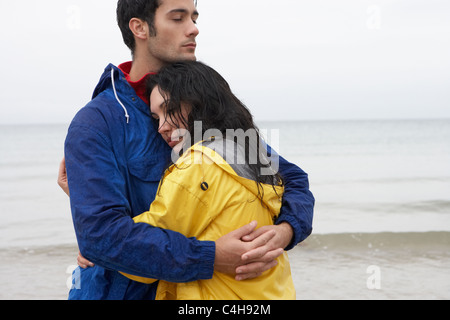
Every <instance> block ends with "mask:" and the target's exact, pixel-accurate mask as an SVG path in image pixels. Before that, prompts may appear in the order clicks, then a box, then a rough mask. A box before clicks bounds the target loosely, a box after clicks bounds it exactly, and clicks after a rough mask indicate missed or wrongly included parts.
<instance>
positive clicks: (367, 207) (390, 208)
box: [318, 199, 450, 214]
mask: <svg viewBox="0 0 450 320" xmlns="http://www.w3.org/2000/svg"><path fill="white" fill-rule="evenodd" d="M318 205H320V208H321V210H345V211H347V212H348V211H355V212H366V213H367V212H380V211H382V212H384V213H411V214H412V213H415V212H418V213H429V212H434V213H442V214H449V213H450V201H449V200H443V199H439V200H426V201H409V202H404V201H400V202H320V203H319V204H318Z"/></svg>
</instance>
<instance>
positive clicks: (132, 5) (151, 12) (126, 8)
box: [117, 0, 162, 53]
mask: <svg viewBox="0 0 450 320" xmlns="http://www.w3.org/2000/svg"><path fill="white" fill-rule="evenodd" d="M161 1H162V0H119V1H118V2H117V23H118V25H119V28H120V31H122V37H123V41H124V42H125V44H126V45H127V47H128V48H130V50H131V52H132V53H134V50H135V49H136V41H135V39H134V35H133V32H131V30H130V20H131V19H133V18H138V19H141V20H142V21H145V22H147V23H148V25H149V27H150V34H151V35H153V36H154V35H156V29H155V13H156V10H157V9H158V8H159V6H160V5H161Z"/></svg>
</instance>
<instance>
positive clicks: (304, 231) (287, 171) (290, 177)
mask: <svg viewBox="0 0 450 320" xmlns="http://www.w3.org/2000/svg"><path fill="white" fill-rule="evenodd" d="M267 151H268V155H269V156H270V158H271V159H272V162H273V161H275V162H276V164H277V165H278V170H279V172H280V174H281V176H282V177H283V180H284V184H285V186H284V187H285V190H284V195H283V203H282V207H281V213H280V216H279V217H278V219H277V221H276V222H275V224H281V223H283V222H287V223H289V224H290V225H291V226H292V229H293V230H294V236H293V239H292V242H291V244H290V245H289V246H288V247H286V248H285V249H286V250H291V249H293V248H294V247H295V246H296V245H297V244H299V243H300V242H302V241H304V240H305V239H306V238H308V237H309V235H310V234H311V232H312V223H313V215H314V204H315V199H314V196H313V194H312V193H311V191H310V190H309V180H308V175H307V174H306V173H305V172H304V171H303V170H302V169H300V168H299V167H298V166H296V165H295V164H292V163H290V162H288V161H287V160H286V159H284V158H283V157H281V156H280V155H278V154H277V153H276V151H274V150H273V149H272V148H271V147H270V146H269V145H267Z"/></svg>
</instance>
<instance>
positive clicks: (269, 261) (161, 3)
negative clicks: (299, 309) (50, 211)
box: [59, 0, 314, 300]
mask: <svg viewBox="0 0 450 320" xmlns="http://www.w3.org/2000/svg"><path fill="white" fill-rule="evenodd" d="M198 16H199V13H198V11H197V9H196V2H195V1H194V0H119V1H118V6H117V21H118V24H119V27H120V29H121V31H122V35H123V38H124V41H125V44H126V45H127V46H128V47H129V48H130V50H131V52H132V56H133V61H132V62H128V63H124V64H122V65H119V67H115V66H113V65H109V66H108V67H107V68H106V70H105V73H104V74H103V75H102V77H101V79H100V82H99V84H98V85H97V87H96V89H95V91H94V96H93V99H92V101H91V102H90V103H88V104H87V105H86V106H85V107H84V108H83V109H81V110H80V112H79V113H78V114H77V115H76V116H75V118H74V119H73V121H72V123H71V125H70V128H69V132H68V135H67V138H66V144H65V163H64V162H63V163H62V165H61V168H60V175H59V183H60V185H61V187H62V188H63V189H64V190H65V191H66V192H67V193H68V194H70V201H71V209H72V216H73V221H74V227H75V232H76V236H77V241H78V246H79V249H80V255H79V259H78V260H79V265H80V267H79V269H78V270H76V272H75V273H74V275H76V277H74V281H75V282H76V283H77V285H76V286H74V288H73V289H72V290H71V291H70V293H69V299H73V300H77V299H96V300H97V299H113V300H125V299H141V300H142V299H149V300H153V299H183V300H187V299H188V300H191V299H220V300H228V299H245V300H261V299H295V288H294V284H293V281H292V277H291V271H290V266H289V260H288V257H287V253H286V250H290V249H292V248H293V247H295V246H296V245H297V244H298V243H300V242H301V241H303V240H305V239H306V238H307V237H308V236H309V235H310V233H311V230H312V218H313V207H314V198H313V195H312V194H311V192H310V191H309V183H308V177H307V175H306V173H304V172H303V171H302V170H301V169H300V168H298V167H297V166H295V165H293V164H291V163H289V162H287V161H286V160H285V159H283V158H282V157H280V156H278V155H276V154H275V151H272V150H271V148H270V146H267V145H265V144H264V143H263V142H262V139H261V137H260V135H259V131H258V129H257V127H256V126H255V124H254V122H253V117H252V115H251V114H250V112H249V110H248V109H247V108H246V107H245V106H244V105H243V104H242V102H241V101H239V99H238V98H237V97H236V96H235V95H234V94H233V93H232V91H231V89H230V87H229V85H228V83H227V82H226V81H225V80H224V79H223V77H221V76H220V75H219V74H218V73H217V72H216V71H214V70H213V69H212V68H210V67H209V66H207V65H205V64H203V63H200V62H196V56H195V51H196V40H195V39H196V37H197V35H198V34H199V31H198V29H197V26H196V20H197V18H198ZM198 124H200V126H199V125H198ZM199 130H200V132H196V131H199ZM227 132H234V133H236V132H243V133H245V136H244V137H243V138H242V137H240V136H239V135H234V136H232V137H230V135H227ZM198 137H200V138H198ZM173 155H176V157H174V156H173ZM69 191H70V192H69Z"/></svg>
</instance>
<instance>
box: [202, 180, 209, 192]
mask: <svg viewBox="0 0 450 320" xmlns="http://www.w3.org/2000/svg"><path fill="white" fill-rule="evenodd" d="M200 187H201V188H202V190H203V191H206V190H208V189H209V185H208V184H207V183H206V182H203V183H202V184H201V185H200Z"/></svg>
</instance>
